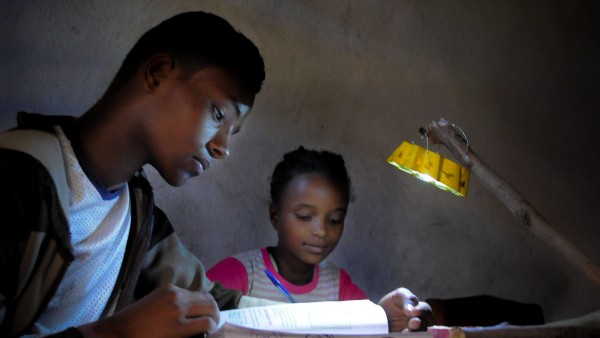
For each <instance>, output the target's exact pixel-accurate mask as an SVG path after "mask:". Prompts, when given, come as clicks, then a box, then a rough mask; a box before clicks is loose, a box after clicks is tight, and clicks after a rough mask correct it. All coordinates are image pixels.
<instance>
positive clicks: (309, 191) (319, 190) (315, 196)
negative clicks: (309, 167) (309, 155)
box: [271, 173, 348, 271]
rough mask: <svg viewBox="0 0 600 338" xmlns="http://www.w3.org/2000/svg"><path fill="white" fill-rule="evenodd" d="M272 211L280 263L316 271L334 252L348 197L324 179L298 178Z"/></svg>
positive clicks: (315, 177) (339, 235) (312, 176)
mask: <svg viewBox="0 0 600 338" xmlns="http://www.w3.org/2000/svg"><path fill="white" fill-rule="evenodd" d="M279 205H280V209H279V210H271V223H272V224H273V227H274V228H275V230H276V231H277V233H278V237H279V242H278V244H277V253H278V256H279V257H278V258H279V261H280V262H282V263H283V264H285V265H286V267H287V268H291V269H292V270H296V271H298V270H301V269H305V268H310V269H312V268H313V265H315V264H319V263H320V262H321V261H323V260H324V259H325V258H326V257H327V256H328V255H329V254H330V253H331V252H332V251H333V249H335V247H336V245H337V243H338V241H339V240H340V237H341V236H342V231H343V230H344V219H345V217H346V211H347V208H348V196H346V195H345V194H344V192H342V191H341V190H340V189H339V188H338V187H337V186H336V185H334V184H332V183H331V182H330V181H328V180H327V178H325V177H323V176H322V175H319V174H315V173H311V174H304V175H300V176H297V177H295V178H294V179H293V180H292V181H290V183H289V184H288V186H287V188H286V190H285V193H284V194H283V196H282V199H281V201H280V203H279Z"/></svg>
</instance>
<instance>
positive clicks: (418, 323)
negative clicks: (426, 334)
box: [408, 317, 421, 331]
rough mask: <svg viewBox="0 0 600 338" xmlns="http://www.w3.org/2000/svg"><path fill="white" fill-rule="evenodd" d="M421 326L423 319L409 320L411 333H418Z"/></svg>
mask: <svg viewBox="0 0 600 338" xmlns="http://www.w3.org/2000/svg"><path fill="white" fill-rule="evenodd" d="M420 326H421V319H419V318H418V317H413V318H411V319H409V320H408V329H409V330H411V331H416V330H418V329H419V327H420Z"/></svg>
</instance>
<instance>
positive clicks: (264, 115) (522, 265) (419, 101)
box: [0, 0, 600, 320]
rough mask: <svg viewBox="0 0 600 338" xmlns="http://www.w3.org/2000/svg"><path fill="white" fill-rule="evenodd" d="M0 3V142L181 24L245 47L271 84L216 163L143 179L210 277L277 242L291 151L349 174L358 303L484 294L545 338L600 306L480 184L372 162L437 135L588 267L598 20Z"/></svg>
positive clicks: (444, 10) (595, 211) (508, 12)
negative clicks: (507, 188) (547, 327)
mask: <svg viewBox="0 0 600 338" xmlns="http://www.w3.org/2000/svg"><path fill="white" fill-rule="evenodd" d="M0 3H1V8H2V11H0V41H1V47H0V74H1V75H0V76H1V77H2V81H0V98H1V99H0V128H1V129H6V128H8V127H11V126H13V124H14V117H15V113H16V112H17V111H18V110H28V111H35V112H41V113H46V114H70V115H79V114H81V113H82V112H83V111H85V110H86V109H87V108H88V107H89V106H90V105H91V104H92V103H93V102H94V101H95V100H96V99H97V98H98V97H99V96H100V95H101V93H102V92H103V91H104V89H105V88H106V86H107V84H108V82H109V81H110V80H111V78H112V75H113V74H114V72H115V71H116V69H117V68H118V66H119V65H120V62H121V60H122V58H123V57H124V55H125V53H126V52H127V51H128V49H129V48H130V47H131V46H132V44H133V43H134V41H135V40H136V39H137V37H138V36H139V35H140V34H141V33H142V32H144V31H145V30H146V29H148V28H149V27H150V26H152V25H154V24H156V23H158V22H159V21H160V20H162V19H164V18H166V17H168V16H171V15H173V14H176V13H178V12H181V11H186V10H195V9H202V10H207V11H212V12H214V13H216V14H219V15H222V16H224V17H225V18H227V19H229V20H230V21H231V22H232V23H233V24H234V26H236V27H237V28H239V29H240V30H241V31H242V32H244V33H245V34H246V35H248V36H249V37H250V38H251V39H252V40H253V41H255V43H256V44H257V45H258V46H259V48H260V49H261V51H262V53H263V55H264V57H265V61H266V63H267V81H266V82H265V84H264V89H263V91H262V93H261V94H260V95H259V97H258V99H257V102H256V106H255V109H254V111H253V112H252V116H251V118H250V119H249V120H248V122H247V124H246V125H245V127H244V130H243V132H242V133H240V134H239V136H236V137H235V140H234V144H233V145H232V156H231V158H229V159H227V160H226V161H222V162H221V163H218V164H216V165H215V166H214V167H213V168H211V170H210V171H208V172H206V173H205V174H203V175H202V176H201V177H199V178H195V179H193V180H191V181H189V182H188V183H187V184H186V185H185V186H184V187H181V188H172V187H168V186H166V185H165V184H164V183H163V182H162V181H161V180H160V178H159V177H157V175H156V173H155V172H154V171H153V170H152V169H149V175H150V177H151V179H152V181H153V183H154V185H155V190H156V193H157V195H158V196H157V200H158V203H159V204H160V206H162V207H163V209H165V210H166V212H167V213H168V215H169V216H170V218H171V220H172V221H173V223H174V224H175V227H176V229H177V231H178V232H179V234H180V235H181V237H182V238H183V241H184V242H185V243H187V244H188V245H189V247H190V250H191V251H192V252H194V253H195V254H197V255H198V256H199V257H200V258H201V260H202V261H203V262H204V263H205V264H206V265H207V266H211V265H212V264H214V263H215V262H216V261H217V260H218V259H220V258H222V257H224V256H227V255H230V254H233V253H236V252H240V251H244V250H247V249H251V248H256V247H261V246H265V245H271V244H274V243H275V237H274V233H273V231H272V229H271V227H270V225H269V223H268V219H267V216H268V214H267V202H268V183H269V175H270V174H271V171H272V168H273V166H274V165H275V163H276V162H278V161H279V160H280V158H281V156H282V154H283V153H284V152H286V151H288V150H291V149H293V148H296V147H297V146H298V145H304V146H307V147H314V148H323V149H329V150H332V151H336V152H339V153H341V154H342V155H344V156H345V158H346V160H347V164H348V168H349V170H350V173H351V176H352V178H353V182H354V190H355V194H356V196H357V198H356V201H355V202H354V203H353V204H352V205H351V206H350V213H349V216H348V218H347V224H346V231H345V233H344V235H343V238H342V243H341V244H340V245H339V247H338V249H337V251H336V252H335V253H334V254H333V257H332V259H333V260H335V261H336V262H338V263H339V264H340V265H342V266H344V267H346V268H347V270H348V271H349V272H350V274H351V275H352V276H353V278H354V280H355V281H356V282H357V283H358V284H360V285H361V286H362V287H363V288H364V289H365V290H366V291H367V292H368V293H369V295H370V296H371V298H372V299H374V300H376V299H378V298H379V297H380V296H382V295H383V294H384V293H385V292H387V291H389V290H391V289H392V288H395V287H397V286H406V287H408V288H410V289H412V290H413V291H414V292H415V293H416V294H417V295H419V296H420V297H422V298H427V297H441V298H450V297H460V296H467V295H474V294H490V295H495V296H498V297H504V298H509V299H513V300H518V301H522V302H532V303H538V304H540V305H542V306H543V308H544V311H545V314H546V319H547V320H556V319H562V318H567V317H572V316H578V315H581V314H584V313H587V312H590V311H592V310H594V309H597V308H599V307H600V292H599V290H598V289H599V286H598V285H595V284H593V283H592V282H590V281H589V280H588V279H587V278H586V277H585V276H584V275H583V274H582V273H581V272H580V271H579V270H577V269H575V268H573V267H572V265H571V264H570V263H569V262H568V261H567V260H565V259H564V258H563V257H562V256H560V255H559V254H557V253H556V252H555V251H554V250H552V249H551V248H550V247H549V246H548V245H547V244H546V243H543V242H542V241H540V240H538V239H537V238H536V237H535V236H533V235H532V234H531V233H530V232H529V231H528V230H527V229H525V228H523V227H522V226H520V225H519V224H518V223H517V222H516V219H515V218H514V217H513V216H512V215H511V214H510V213H509V212H508V211H507V210H506V209H505V207H504V206H503V205H502V204H500V203H499V202H498V201H496V200H495V199H494V198H493V197H492V195H491V194H490V193H489V192H488V191H486V190H485V188H484V187H483V185H482V184H481V182H480V181H478V180H477V178H473V179H472V181H471V186H470V193H469V196H468V198H467V199H462V198H458V197H455V196H453V195H451V194H448V193H443V192H441V191H439V190H436V189H434V188H433V187H430V186H428V185H425V184H423V183H421V182H419V181H417V180H415V179H413V178H411V177H410V176H409V175H407V174H404V173H402V172H400V171H398V170H396V169H394V168H393V167H392V166H390V165H389V164H387V163H386V161H385V160H386V158H387V156H388V155H389V154H390V153H391V152H392V151H393V150H394V148H395V147H396V146H397V145H399V144H400V142H402V141H403V140H408V141H415V142H421V140H420V135H419V133H418V129H419V127H421V126H424V125H426V124H428V123H430V122H431V121H433V120H438V119H439V118H446V119H447V120H449V121H451V122H454V123H456V124H457V125H458V126H460V127H461V128H462V129H463V130H464V131H465V132H466V134H467V137H468V138H469V141H470V142H471V145H472V147H473V149H474V150H475V151H476V152H477V153H478V154H479V156H481V157H482V158H483V159H484V161H486V162H487V163H488V164H490V165H491V166H492V167H493V168H494V169H495V170H496V171H497V172H498V173H499V174H500V175H501V176H502V177H504V178H505V179H506V180H507V181H508V182H510V183H511V184H512V185H513V186H514V187H515V188H516V189H517V190H518V191H520V192H521V193H522V194H523V195H524V196H525V198H527V199H528V200H529V201H530V202H531V203H532V204H533V205H534V206H536V207H537V208H538V210H539V211H540V212H541V213H542V215H544V216H545V217H546V219H547V220H548V221H549V222H550V223H551V224H552V225H554V226H555V227H556V228H557V229H558V230H559V231H561V232H562V233H563V234H565V235H566V236H567V237H568V238H569V239H570V240H572V241H573V242H574V243H575V244H576V245H578V246H579V247H580V248H581V250H583V251H584V252H586V253H587V254H589V255H590V256H591V257H592V258H593V259H594V260H595V262H596V263H598V264H600V246H599V245H598V240H599V239H600V227H599V225H600V224H599V221H598V219H599V218H600V208H599V207H600V204H599V203H598V200H599V199H598V192H599V191H600V178H599V177H600V175H598V173H597V172H598V170H597V167H596V166H595V164H594V163H595V162H597V160H595V157H596V156H595V152H596V151H597V148H598V142H597V138H596V137H597V130H598V125H599V116H600V111H599V110H600V109H599V108H600V99H599V98H600V95H599V94H598V92H599V89H600V63H599V62H598V60H600V44H599V41H600V36H599V33H598V32H600V29H599V22H598V18H599V17H600V16H599V15H600V10H599V9H600V6H598V4H597V2H593V1H589V3H588V2H579V1H278V0H272V1H267V0H262V1H233V0H224V1H191V0H187V1H143V0H134V1H108V0H107V1H75V0H73V1H48V2H41V1H32V0H23V1H1V2H0ZM124 3H126V4H124ZM421 144H422V143H421ZM434 149H435V148H434ZM440 151H441V152H442V154H446V153H445V149H443V148H442V149H440Z"/></svg>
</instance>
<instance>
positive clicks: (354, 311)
mask: <svg viewBox="0 0 600 338" xmlns="http://www.w3.org/2000/svg"><path fill="white" fill-rule="evenodd" d="M219 326H220V328H219V330H218V331H217V332H216V333H214V334H212V335H211V337H224V338H241V337H251V338H252V337H254V338H271V337H272V338H275V337H277V338H288V337H289V338H295V337H312V338H318V337H327V338H330V337H398V336H402V337H411V336H413V335H414V336H415V337H433V336H432V335H431V334H429V333H427V332H419V333H410V334H402V335H400V334H399V333H398V334H396V333H393V334H392V333H388V323H387V318H386V315H385V312H384V311H383V308H382V307H381V306H379V305H377V304H375V303H373V302H371V301H369V300H350V301H331V302H329V301H328V302H314V303H289V304H277V305H269V306H259V307H252V308H243V309H235V310H227V311H222V312H221V323H220V325H219Z"/></svg>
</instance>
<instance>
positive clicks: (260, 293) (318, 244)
mask: <svg viewBox="0 0 600 338" xmlns="http://www.w3.org/2000/svg"><path fill="white" fill-rule="evenodd" d="M350 199H351V186H350V178H349V177H348V173H347V171H346V167H345V164H344V160H343V158H342V157H341V156H340V155H338V154H334V153H331V152H328V151H315V150H308V149H305V148H304V147H299V148H298V149H296V150H294V151H291V152H289V153H287V154H285V155H284V158H283V161H281V162H280V163H279V164H277V166H276V167H275V170H274V172H273V176H272V179H271V203H270V206H269V215H270V219H271V224H272V225H273V228H274V229H275V231H277V235H278V243H277V246H275V247H266V248H262V249H256V250H252V251H249V252H245V253H241V254H238V255H235V256H232V257H228V258H225V259H224V260H222V261H220V262H219V263H217V264H216V265H215V266H214V267H213V268H211V269H210V270H209V271H208V273H207V275H208V277H209V278H210V279H211V280H213V281H219V282H221V283H222V284H223V285H225V287H228V288H232V289H237V290H241V291H242V292H243V294H244V295H248V296H253V297H259V298H266V299H271V300H275V301H282V302H286V301H296V300H297V301H299V302H313V301H325V300H351V299H366V298H367V296H366V294H365V293H364V292H363V291H362V290H361V289H360V288H359V287H358V286H356V285H355V284H354V283H352V280H351V279H350V276H349V275H348V274H347V273H346V271H345V270H344V269H341V268H339V267H337V266H336V265H335V264H333V263H331V262H325V258H327V256H329V254H330V253H331V252H332V251H333V250H334V249H335V247H336V245H337V243H338V241H339V240H340V237H341V236H342V232H343V230H344V219H345V217H346V213H347V209H348V203H349V202H350ZM269 273H270V274H271V275H272V276H274V278H275V279H276V280H277V281H275V282H273V281H272V280H271V279H270V278H269V276H268V274H269ZM277 282H279V283H280V284H281V285H282V286H283V288H284V290H287V291H288V292H289V293H290V294H291V298H290V297H289V296H287V295H286V294H285V291H284V292H282V290H281V289H279V288H278V287H276V286H275V284H274V283H277Z"/></svg>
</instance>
